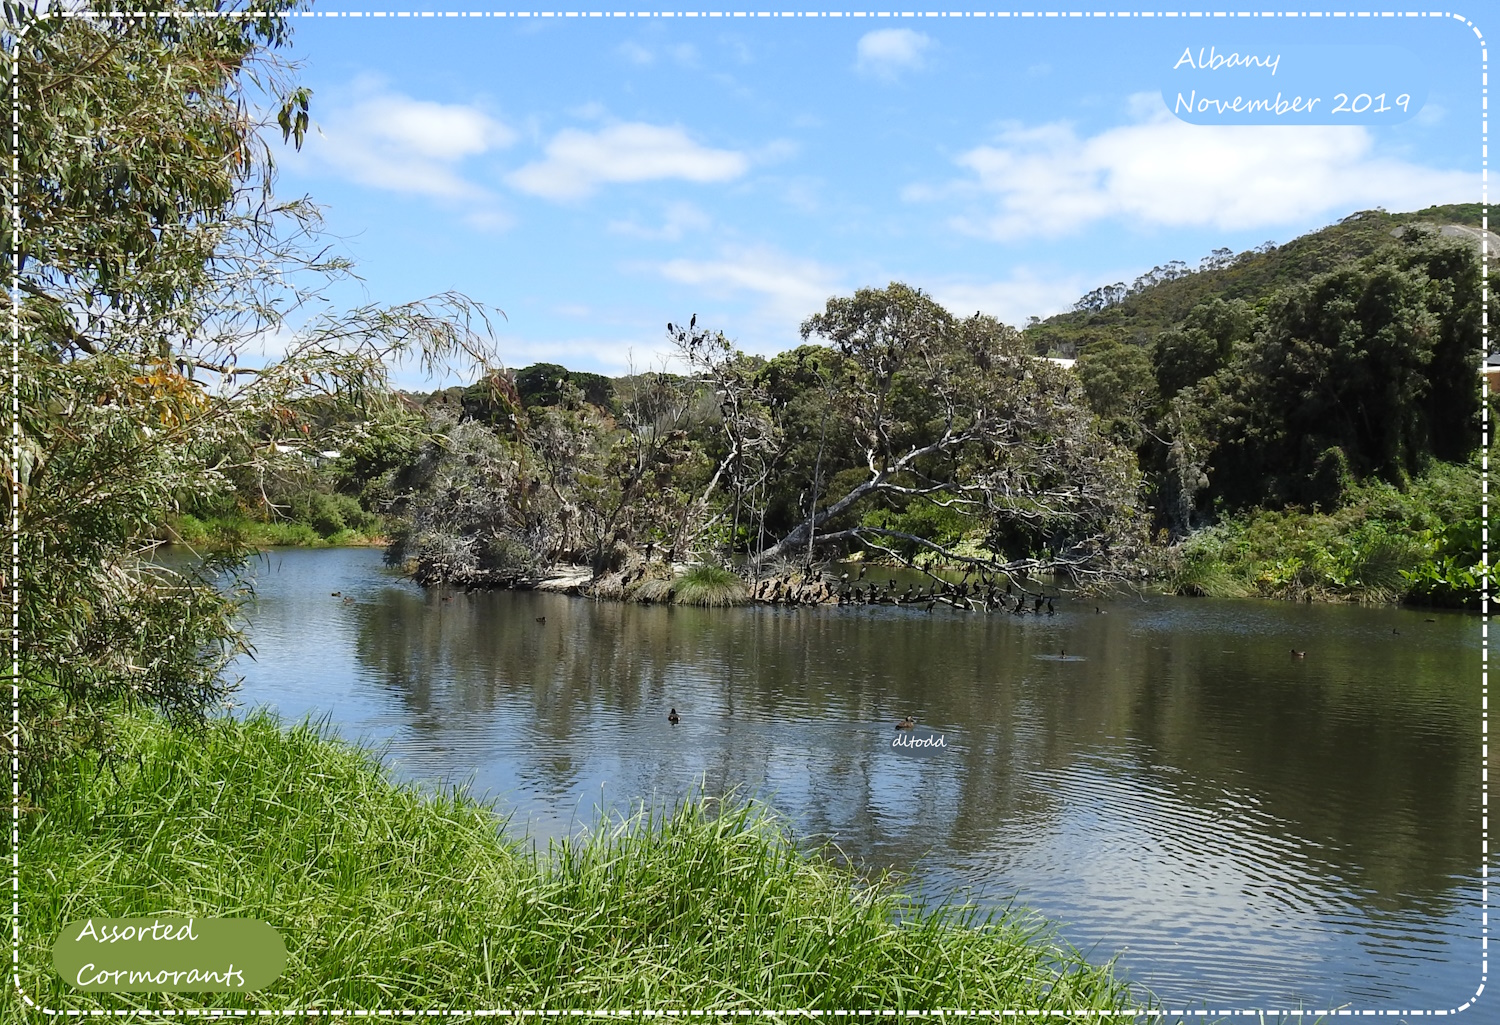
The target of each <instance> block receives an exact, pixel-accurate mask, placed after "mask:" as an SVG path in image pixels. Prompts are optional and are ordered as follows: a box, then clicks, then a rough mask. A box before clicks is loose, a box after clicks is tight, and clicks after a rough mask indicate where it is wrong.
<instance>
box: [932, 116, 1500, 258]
mask: <svg viewBox="0 0 1500 1025" xmlns="http://www.w3.org/2000/svg"><path fill="white" fill-rule="evenodd" d="M1133 104H1134V110H1135V112H1136V120H1135V122H1134V123H1132V124H1128V125H1122V126H1120V127H1117V128H1111V129H1107V130H1105V131H1103V132H1100V133H1099V134H1098V135H1094V136H1090V137H1080V136H1079V135H1078V134H1077V132H1076V131H1075V130H1074V129H1073V127H1072V126H1071V125H1069V124H1066V123H1052V124H1045V125H1040V126H1036V127H1025V126H1021V125H1012V126H1010V127H1007V128H1006V129H1004V130H1003V131H1002V132H1001V133H1000V135H999V138H998V139H997V140H996V142H995V143H994V144H991V145H984V146H978V147H975V148H974V149H971V150H969V151H968V152H966V153H963V154H961V155H960V156H959V157H958V158H957V163H958V164H959V165H960V166H962V167H964V168H966V169H967V170H968V171H970V172H971V174H972V177H970V178H968V179H965V180H963V181H959V182H955V183H950V184H949V186H947V187H945V188H941V189H932V188H927V187H923V186H914V187H912V188H909V189H908V190H907V191H906V196H907V198H908V199H913V200H922V199H934V198H939V197H943V196H967V197H970V198H974V197H985V198H986V199H988V198H989V197H993V200H992V202H993V206H990V207H989V209H987V210H984V211H983V212H980V213H977V214H972V215H969V216H965V217H962V218H955V219H954V220H953V222H952V223H953V226H954V227H956V228H958V229H959V230H962V231H965V232H969V233H973V234H978V235H983V236H988V237H991V238H995V239H1006V240H1008V239H1014V238H1020V237H1027V236H1037V235H1042V236H1057V235H1063V234H1069V233H1073V232H1077V231H1081V230H1082V229H1084V228H1085V227H1087V226H1088V225H1089V224H1090V223H1092V222H1094V221H1097V220H1101V219H1103V218H1107V217H1118V218H1128V219H1131V220H1133V221H1135V222H1137V223H1140V224H1145V225H1160V226H1167V227H1199V226H1206V227H1215V228H1220V229H1224V230H1239V229H1248V228H1256V227H1270V226H1273V225H1281V224H1287V223H1292V222H1297V221H1303V220H1307V219H1309V218H1313V217H1316V216H1318V215H1324V214H1327V213H1329V212H1335V211H1345V212H1347V211H1349V210H1351V209H1360V208H1367V207H1375V206H1384V207H1387V208H1389V209H1416V208H1420V207H1425V206H1429V205H1431V204H1433V203H1452V202H1467V201H1470V200H1472V199H1474V198H1475V197H1477V196H1478V195H1479V189H1480V182H1479V178H1478V175H1477V174H1473V173H1470V172H1463V171H1444V170H1438V169H1435V168H1430V167H1423V166H1421V165H1419V164H1413V163H1408V162H1406V161H1403V160H1400V159H1396V158H1393V157H1385V156H1379V155H1377V154H1376V153H1375V152H1374V139H1373V136H1372V135H1371V134H1370V132H1369V131H1368V129H1366V128H1364V127H1361V126H1352V125H1351V126H1337V127H1304V126H1292V125H1285V126H1283V125H1265V126H1262V125H1252V126H1216V125H1215V126H1203V125H1189V124H1186V123H1185V122H1182V121H1179V120H1178V119H1177V118H1175V117H1173V116H1172V115H1171V113H1170V112H1168V111H1167V110H1166V109H1165V107H1164V106H1163V105H1162V103H1161V101H1160V98H1159V97H1158V96H1156V95H1155V94H1145V95H1143V96H1138V97H1134V98H1133Z"/></svg>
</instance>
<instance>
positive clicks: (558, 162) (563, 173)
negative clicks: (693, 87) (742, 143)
mask: <svg viewBox="0 0 1500 1025" xmlns="http://www.w3.org/2000/svg"><path fill="white" fill-rule="evenodd" d="M749 166H750V161H749V158H748V157H746V156H745V155H744V154H743V153H736V152H734V151H733V150H722V149H709V148H707V147H704V146H700V145H698V144H697V143H696V142H694V141H693V140H692V139H691V138H689V137H688V134H687V133H686V132H685V131H683V130H682V129H681V128H676V127H673V128H666V127H662V126H660V125H648V124H643V123H640V122H630V123H626V124H618V125H611V126H609V127H607V128H604V129H601V130H600V131H598V132H584V131H579V130H578V129H576V128H567V129H564V130H563V131H561V132H558V133H557V135H556V136H554V137H553V139H552V141H551V142H549V143H548V144H547V148H546V159H544V160H540V161H536V162H533V163H530V164H527V165H526V166H524V167H522V168H520V169H519V170H517V171H515V172H513V173H512V174H510V175H509V176H508V177H507V178H506V181H508V182H509V183H510V184H511V185H512V186H513V187H515V188H516V189H519V190H520V191H522V192H526V193H529V194H531V195H534V196H541V197H542V198H544V199H556V200H569V199H581V198H583V197H585V196H588V195H590V194H592V193H593V192H594V191H595V190H597V189H598V188H599V186H600V185H603V184H607V183H616V182H642V181H654V180H658V179H666V178H677V179H681V180H684V181H691V182H720V181H730V180H732V179H734V178H738V177H739V176H740V175H742V174H744V173H745V171H746V170H747V169H748V168H749Z"/></svg>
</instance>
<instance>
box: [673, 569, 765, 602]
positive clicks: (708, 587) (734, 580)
mask: <svg viewBox="0 0 1500 1025" xmlns="http://www.w3.org/2000/svg"><path fill="white" fill-rule="evenodd" d="M749 597H750V589H749V588H748V587H746V586H745V582H744V581H743V580H741V579H740V578H739V576H738V575H737V574H735V573H734V572H733V571H731V570H727V569H724V568H723V567H722V566H711V565H707V564H703V565H698V566H693V567H691V568H690V569H688V570H687V572H685V573H683V574H682V575H681V576H679V577H678V578H677V580H676V582H675V583H674V584H673V587H672V600H673V601H674V602H676V603H677V604H678V605H705V606H722V605H740V604H743V603H744V602H745V601H746V600H747V599H748V598H749Z"/></svg>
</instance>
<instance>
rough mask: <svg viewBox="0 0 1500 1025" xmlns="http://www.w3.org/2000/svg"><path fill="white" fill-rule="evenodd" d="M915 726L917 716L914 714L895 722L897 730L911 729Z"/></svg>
mask: <svg viewBox="0 0 1500 1025" xmlns="http://www.w3.org/2000/svg"><path fill="white" fill-rule="evenodd" d="M916 726H917V717H916V716H914V715H908V716H907V717H906V718H905V719H902V720H901V721H900V722H898V723H897V724H896V729H898V730H912V729H916Z"/></svg>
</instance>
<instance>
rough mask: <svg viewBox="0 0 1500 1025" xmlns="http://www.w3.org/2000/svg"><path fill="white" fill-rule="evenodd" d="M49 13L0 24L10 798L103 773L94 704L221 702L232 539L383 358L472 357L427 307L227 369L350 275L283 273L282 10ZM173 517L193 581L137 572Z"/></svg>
mask: <svg viewBox="0 0 1500 1025" xmlns="http://www.w3.org/2000/svg"><path fill="white" fill-rule="evenodd" d="M65 6H66V10H64V9H63V8H62V7H59V6H58V5H52V6H50V7H48V6H47V5H42V6H41V7H40V8H38V7H36V6H34V5H33V6H27V5H18V4H7V5H6V8H5V12H6V19H7V31H8V32H9V34H10V38H11V39H12V40H13V41H19V40H21V39H24V43H20V44H19V45H17V46H16V47H14V48H6V49H5V50H4V51H3V55H0V59H3V60H4V62H5V67H6V71H7V77H8V78H9V80H10V81H11V82H12V83H13V85H14V87H15V89H16V91H17V93H18V96H19V102H20V103H21V108H22V109H23V110H24V111H25V117H24V118H23V119H22V126H21V130H20V132H19V135H18V139H17V140H15V141H19V143H20V148H19V150H15V149H14V147H13V140H12V138H11V136H9V135H7V136H5V139H4V145H5V146H6V147H7V156H8V157H9V158H11V159H13V160H14V161H15V163H16V164H17V166H18V168H19V170H18V173H17V174H16V175H14V176H13V180H14V185H15V194H14V202H15V209H16V210H17V211H18V214H19V217H18V218H17V219H13V220H14V223H12V221H11V220H7V222H6V226H5V230H6V237H5V239H4V242H5V245H6V247H7V249H8V250H9V249H11V248H13V249H14V251H15V253H16V254H17V258H18V259H17V266H16V273H17V281H16V283H17V285H18V288H17V289H15V290H12V291H8V292H7V293H5V295H4V296H3V297H0V303H3V304H4V306H5V312H6V314H7V316H12V315H13V316H14V317H15V318H16V320H17V321H18V322H19V325H20V340H19V343H18V352H17V356H18V361H19V369H20V374H19V379H20V391H19V394H18V395H15V396H13V398H15V399H17V400H18V401H19V407H20V415H19V424H18V426H19V436H18V438H17V440H16V445H15V449H16V450H18V451H19V456H20V458H19V460H16V459H14V458H13V456H12V449H10V448H7V449H6V450H5V452H4V454H3V457H0V458H3V459H4V462H5V464H6V465H5V469H6V471H7V473H8V474H9V476H10V479H11V480H12V481H13V484H14V486H15V488H16V493H17V498H18V499H19V523H20V537H19V545H20V550H21V560H20V561H21V578H20V579H19V580H18V581H16V582H15V585H16V587H17V589H18V591H19V593H20V606H19V608H17V609H16V610H15V613H16V615H17V617H18V619H19V623H20V629H21V634H22V638H23V641H22V644H21V658H20V672H21V680H20V683H21V686H20V694H21V697H20V709H19V713H20V715H19V718H20V728H19V731H18V735H12V736H8V738H7V744H8V745H9V744H15V745H16V746H15V748H14V753H15V754H17V755H18V757H19V762H20V769H21V778H22V787H23V790H24V791H25V792H26V793H27V794H28V795H30V796H37V795H40V794H42V793H44V792H48V784H47V781H46V779H45V778H44V777H45V772H46V769H47V767H48V766H49V765H50V764H54V763H56V762H57V761H58V759H61V758H64V757H66V756H68V755H69V753H70V752H73V751H77V750H83V749H94V750H107V749H108V746H109V744H110V739H109V736H108V723H109V719H108V717H107V716H106V715H105V714H104V709H106V708H107V707H111V706H112V705H114V704H115V703H116V702H118V701H121V700H124V701H129V702H138V703H142V704H146V705H149V706H153V707H156V708H159V709H162V710H164V711H166V712H168V713H169V714H171V715H173V716H174V717H177V718H183V719H192V718H196V717H201V716H202V715H204V714H205V713H206V711H207V710H208V709H209V708H211V707H212V706H213V705H214V704H215V702H216V701H217V700H218V699H219V698H221V697H222V696H223V695H224V694H225V693H227V692H228V691H229V690H230V689H231V686H232V685H231V682H230V681H228V680H226V679H225V678H224V676H223V669H224V667H225V665H226V664H227V662H228V660H229V659H230V658H232V657H233V656H234V655H235V654H237V653H238V652H239V651H241V650H243V642H242V640H241V638H240V635H239V633H238V620H239V617H238V615H237V608H238V604H239V601H240V600H241V599H242V597H243V594H244V591H243V588H242V587H240V586H239V585H237V584H236V582H235V578H234V575H233V573H234V570H235V569H236V567H237V566H239V565H240V564H241V562H242V560H243V558H244V557H246V556H247V555H248V553H249V550H250V549H249V546H248V544H247V538H246V535H245V532H244V531H243V530H242V529H240V527H239V525H238V524H237V523H236V522H235V519H234V517H237V516H239V515H241V514H244V513H246V512H249V511H250V510H251V509H252V508H253V507H255V504H256V502H258V501H260V498H259V497H258V496H262V495H264V496H267V497H271V498H272V500H273V501H275V500H278V499H282V498H287V497H290V496H294V495H296V494H298V493H301V492H303V491H306V490H308V489H307V488H305V487H304V486H303V485H305V484H306V483H307V481H308V478H309V476H310V475H311V474H312V472H313V470H312V468H313V466H314V460H315V458H316V453H318V452H320V451H325V450H329V449H333V448H336V447H337V445H338V443H339V440H340V437H341V436H344V435H345V434H346V431H345V428H346V427H347V426H348V424H349V423H350V422H351V421H358V420H361V419H363V418H364V417H365V416H366V415H367V414H369V413H370V411H371V410H373V409H377V408H379V407H381V406H382V405H385V404H387V403H389V401H390V397H389V393H388V391H387V389H386V387H385V380H386V378H385V366H386V364H385V359H386V358H387V357H390V356H393V355H395V354H396V353H398V352H413V351H415V352H416V353H418V354H420V355H421V357H422V362H423V364H424V365H426V366H428V367H429V368H431V367H432V366H434V365H436V364H437V363H439V362H441V361H443V360H446V359H448V358H450V357H452V356H453V355H455V354H457V353H459V352H463V353H465V354H467V355H470V356H472V357H474V358H475V359H476V361H478V362H481V363H482V362H483V359H484V356H485V349H484V346H483V344H482V342H481V341H480V339H479V337H478V336H477V335H476V334H475V333H474V331H473V330H472V320H471V318H474V317H476V316H477V317H478V319H480V320H483V319H484V314H483V311H481V310H478V308H477V307H474V306H473V305H472V304H470V303H468V302H467V300H464V299H463V298H462V297H459V296H451V295H450V296H444V297H441V298H440V299H439V300H437V301H435V302H433V303H431V304H426V303H417V304H411V305H408V306H405V307H397V308H395V309H379V308H373V307H370V308H364V309H359V310H354V311H350V312H348V313H343V314H339V315H336V316H335V315H329V316H327V317H323V318H314V319H313V320H312V321H311V322H310V323H308V324H306V325H304V326H303V327H302V329H301V330H300V331H299V332H298V334H297V341H296V343H295V344H294V345H293V347H292V349H291V351H290V352H289V353H288V354H287V356H286V357H285V358H284V359H282V360H280V361H277V362H272V363H271V364H269V365H267V366H265V367H263V368H260V369H258V370H255V371H250V370H246V369H244V368H241V367H239V366H238V362H237V360H238V353H239V352H242V351H244V350H245V348H246V347H248V345H249V344H250V343H251V342H252V340H254V339H256V338H259V337H261V336H263V335H265V334H268V333H273V332H274V331H276V330H277V329H279V328H281V327H284V326H285V324H284V320H283V317H284V316H285V313H286V311H287V310H289V309H298V308H301V307H304V306H305V305H306V304H307V303H308V302H309V301H310V299H311V294H310V293H309V292H308V291H307V290H306V288H305V287H304V286H303V284H302V282H304V281H306V280H316V281H319V282H322V281H326V280H327V278H328V277H329V276H330V275H338V274H340V273H343V272H344V271H345V270H347V266H346V264H344V263H343V262H342V261H336V260H334V261H329V260H324V259H322V258H321V256H320V255H318V254H314V253H312V252H310V251H307V250H303V249H302V248H300V246H301V244H302V243H303V242H304V241H306V239H307V238H308V236H309V234H310V233H312V232H315V231H316V229H317V224H318V221H317V213H316V210H314V209H313V208H311V207H310V205H308V204H307V203H305V202H294V203H279V202H277V201H276V200H275V199H274V198H273V197H272V195H271V192H270V187H271V182H272V178H273V167H272V164H271V159H270V152H269V150H268V149H267V148H266V146H265V143H264V141H263V138H262V136H261V132H262V130H263V129H265V130H269V131H271V132H274V131H276V128H274V127H272V124H273V121H274V122H275V123H276V124H279V125H280V127H281V129H282V130H283V131H284V132H285V133H286V135H287V136H288V137H297V138H299V139H300V138H301V137H302V134H303V133H304V131H305V128H306V124H307V120H306V110H307V101H308V95H307V92H306V90H302V89H296V88H293V87H292V86H290V85H289V84H288V83H287V82H285V81H284V78H283V75H284V72H285V70H286V69H285V67H284V66H282V65H279V64H277V63H276V62H275V61H274V59H273V57H272V55H271V54H270V49H271V48H274V47H276V46H278V45H280V44H282V43H284V42H285V41H286V40H287V38H288V26H289V21H288V20H287V19H285V18H282V17H280V16H279V15H280V14H282V13H285V12H288V11H293V10H296V9H298V8H299V7H300V6H301V4H300V3H298V2H292V0H273V2H271V3H269V4H265V5H261V7H259V8H258V9H257V11H256V12H255V13H253V14H250V13H246V12H242V11H239V10H237V9H233V10H231V9H230V8H229V7H228V6H227V5H224V6H225V10H224V11H223V12H222V13H225V14H228V15H230V16H225V17H214V16H211V15H213V14H214V13H215V12H219V11H220V6H221V5H218V4H214V3H205V2H181V3H178V4H168V5H166V7H165V8H164V9H163V10H160V11H158V12H154V13H147V14H144V15H140V16H133V15H122V14H116V13H113V11H114V9H113V8H108V7H107V6H106V5H92V4H86V5H82V6H80V5H65ZM39 11H40V12H41V13H38V12H39ZM85 15H96V16H85ZM251 93H255V101H254V103H252V101H251V98H250V94H251ZM266 96H269V97H270V98H271V99H272V101H273V102H272V106H271V109H270V110H269V111H266V114H265V117H266V121H265V122H264V123H259V122H257V120H256V113H255V111H256V110H257V109H264V103H265V97H266ZM278 105H279V107H280V114H279V115H278V114H277V112H276V110H277V106H278ZM12 232H13V233H14V234H12ZM308 274H311V279H309V278H308ZM435 311H440V312H435ZM312 490H317V489H315V488H314V489H312ZM252 496H256V497H252ZM319 502H320V503H321V504H320V505H319V507H318V508H317V509H314V508H313V506H312V504H309V506H308V509H307V512H308V513H309V515H313V514H314V513H316V515H317V516H318V517H319V520H320V523H321V525H322V526H323V528H324V529H325V530H326V529H332V528H336V527H338V526H339V524H338V522H337V521H338V520H340V519H342V520H344V521H345V522H344V526H345V527H347V526H348V522H347V520H348V517H349V516H352V515H355V509H354V508H351V507H350V506H349V505H348V504H346V503H340V502H338V501H337V500H334V501H333V502H332V504H329V503H327V502H322V501H321V500H319ZM355 508H357V507H355ZM177 513H187V514H189V515H190V516H191V517H192V519H191V521H186V520H185V521H183V522H184V523H186V524H187V525H188V527H189V529H190V531H191V532H193V533H194V534H195V535H196V534H198V533H199V532H200V531H201V533H202V535H204V536H205V538H206V544H207V545H208V550H209V559H208V561H207V562H206V564H205V565H204V567H203V568H202V569H201V570H200V571H196V572H190V573H185V574H175V573H172V572H169V571H167V570H165V569H163V568H162V567H160V566H157V565H154V564H153V563H152V562H151V561H150V558H149V553H150V551H151V549H152V547H153V546H154V544H155V538H156V537H157V536H158V534H159V532H160V531H161V529H162V526H163V520H164V519H167V518H170V517H171V516H172V515H174V514H177ZM359 515H360V516H361V517H362V516H363V514H362V513H361V514H359ZM303 530H304V531H306V532H307V533H310V534H312V536H313V537H314V538H316V537H317V536H318V535H317V533H316V532H314V531H312V528H311V527H304V528H303ZM293 533H294V534H295V533H300V532H296V531H293ZM329 536H331V537H339V536H342V535H341V533H340V532H339V531H338V530H334V532H333V533H332V534H331V535H329ZM304 538H305V535H302V536H299V537H297V538H296V539H298V540H301V539H304ZM289 539H292V538H289Z"/></svg>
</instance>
